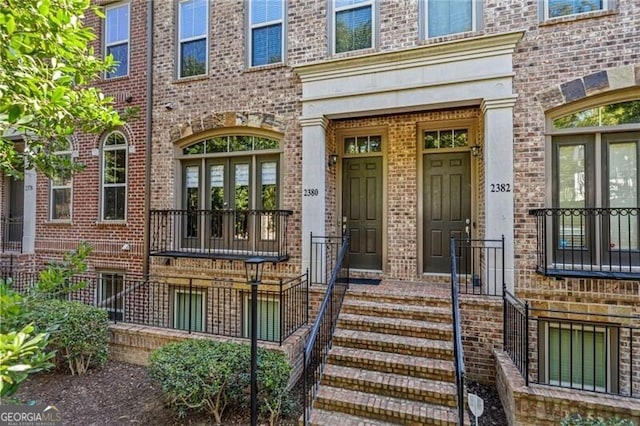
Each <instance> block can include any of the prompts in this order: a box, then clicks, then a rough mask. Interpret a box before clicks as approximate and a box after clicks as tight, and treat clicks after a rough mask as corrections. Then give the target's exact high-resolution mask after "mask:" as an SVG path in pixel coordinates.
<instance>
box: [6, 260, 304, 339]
mask: <svg viewBox="0 0 640 426" xmlns="http://www.w3.org/2000/svg"><path fill="white" fill-rule="evenodd" d="M3 275H4V276H5V278H7V279H9V282H10V284H11V286H12V288H15V289H16V290H18V291H21V292H29V291H31V290H32V289H33V286H34V283H36V281H37V279H38V274H37V273H18V272H14V273H13V274H10V276H9V274H6V273H5V274H3ZM78 281H86V285H85V286H84V288H82V289H80V290H75V291H71V292H69V293H68V294H66V293H64V294H63V293H60V294H58V295H56V297H60V298H65V299H68V300H74V301H79V302H82V303H86V304H88V305H92V306H96V307H99V308H102V309H105V310H106V311H107V312H108V315H109V319H110V320H111V321H113V322H115V323H119V322H122V323H131V324H140V325H145V326H151V327H160V328H167V329H178V330H184V331H186V332H188V333H192V332H200V333H208V334H212V335H217V336H227V337H239V338H249V337H250V328H249V324H250V317H249V314H250V312H249V311H250V303H251V286H250V284H248V283H246V282H245V281H238V280H228V279H202V278H171V277H156V278H154V279H143V278H136V277H126V278H125V277H123V276H120V277H114V276H113V275H108V276H107V277H100V276H95V275H86V276H76V277H73V279H72V280H70V281H69V286H72V285H73V284H75V283H77V282H78ZM308 282H309V278H308V274H307V273H305V274H303V275H300V276H297V277H294V278H289V279H280V280H278V281H272V282H268V281H263V282H262V284H261V285H260V288H259V291H258V319H259V321H258V324H259V329H258V339H259V340H264V341H269V342H277V343H279V344H282V342H283V341H284V340H286V339H287V338H288V337H289V336H291V335H292V334H293V333H294V332H295V331H296V330H298V329H299V328H300V327H302V326H303V325H304V324H307V322H308V311H307V304H308Z"/></svg>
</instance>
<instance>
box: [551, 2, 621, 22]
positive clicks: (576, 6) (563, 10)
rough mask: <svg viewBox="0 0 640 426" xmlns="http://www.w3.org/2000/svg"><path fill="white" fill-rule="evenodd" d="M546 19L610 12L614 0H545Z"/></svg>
mask: <svg viewBox="0 0 640 426" xmlns="http://www.w3.org/2000/svg"><path fill="white" fill-rule="evenodd" d="M543 1H544V18H545V19H550V18H557V17H559V16H567V15H578V14H580V13H587V12H593V11H596V10H608V9H610V8H611V7H612V6H613V1H612V0H543Z"/></svg>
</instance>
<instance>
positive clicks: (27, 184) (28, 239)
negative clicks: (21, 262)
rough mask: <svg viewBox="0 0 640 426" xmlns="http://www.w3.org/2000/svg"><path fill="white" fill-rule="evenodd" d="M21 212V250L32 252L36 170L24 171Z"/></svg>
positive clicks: (34, 237) (34, 228)
mask: <svg viewBox="0 0 640 426" xmlns="http://www.w3.org/2000/svg"><path fill="white" fill-rule="evenodd" d="M23 208H24V210H23V214H22V252H23V253H33V252H34V251H35V244H36V172H35V170H25V171H24V206H23Z"/></svg>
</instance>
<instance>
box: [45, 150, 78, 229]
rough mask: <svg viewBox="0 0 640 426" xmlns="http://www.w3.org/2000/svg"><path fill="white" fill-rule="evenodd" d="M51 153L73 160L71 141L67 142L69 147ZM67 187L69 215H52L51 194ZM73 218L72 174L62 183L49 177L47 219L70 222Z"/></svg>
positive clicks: (52, 201)
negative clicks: (60, 216)
mask: <svg viewBox="0 0 640 426" xmlns="http://www.w3.org/2000/svg"><path fill="white" fill-rule="evenodd" d="M53 155H60V156H69V158H70V159H71V160H72V161H73V150H72V146H71V143H69V149H67V150H63V151H56V152H54V153H53ZM65 189H69V191H70V192H71V193H70V195H69V217H68V218H63V219H61V218H56V217H53V216H54V215H53V213H54V210H55V203H54V200H53V194H54V192H55V191H56V190H65ZM72 218H73V176H69V179H68V183H67V184H65V182H64V180H63V181H62V183H60V184H58V183H56V179H55V178H53V179H49V220H50V221H52V222H70V221H71V220H72Z"/></svg>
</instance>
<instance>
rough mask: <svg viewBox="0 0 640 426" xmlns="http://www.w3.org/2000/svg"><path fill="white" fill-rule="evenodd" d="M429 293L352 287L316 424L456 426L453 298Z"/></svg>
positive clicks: (326, 369)
mask: <svg viewBox="0 0 640 426" xmlns="http://www.w3.org/2000/svg"><path fill="white" fill-rule="evenodd" d="M425 290H426V292H425V293H424V294H418V295H416V294H412V295H409V296H407V295H404V296H402V295H398V294H393V293H387V294H384V293H379V292H376V291H375V289H369V288H367V289H366V290H363V289H360V288H358V289H354V290H352V289H349V291H348V292H347V295H346V296H345V299H344V302H343V305H342V309H341V311H340V315H339V317H338V323H337V326H336V330H335V332H334V335H333V343H332V348H331V350H330V352H329V356H328V358H327V364H326V365H325V366H324V370H323V373H322V378H321V380H320V386H319V387H318V391H317V396H316V399H315V402H314V405H313V410H312V412H311V413H312V414H311V424H315V425H338V426H350V425H359V426H364V425H387V424H408V425H456V424H457V422H458V413H457V409H456V387H455V380H454V372H453V370H454V367H453V343H452V340H453V338H452V334H453V330H452V325H451V308H450V303H451V302H450V300H449V299H447V298H446V297H445V296H443V295H441V294H439V293H438V294H436V295H433V296H432V295H429V294H428V290H427V289H425ZM414 296H415V297H414ZM466 420H467V419H465V421H466Z"/></svg>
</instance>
